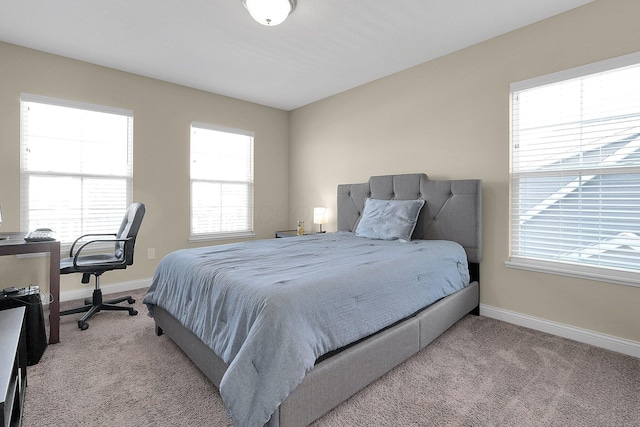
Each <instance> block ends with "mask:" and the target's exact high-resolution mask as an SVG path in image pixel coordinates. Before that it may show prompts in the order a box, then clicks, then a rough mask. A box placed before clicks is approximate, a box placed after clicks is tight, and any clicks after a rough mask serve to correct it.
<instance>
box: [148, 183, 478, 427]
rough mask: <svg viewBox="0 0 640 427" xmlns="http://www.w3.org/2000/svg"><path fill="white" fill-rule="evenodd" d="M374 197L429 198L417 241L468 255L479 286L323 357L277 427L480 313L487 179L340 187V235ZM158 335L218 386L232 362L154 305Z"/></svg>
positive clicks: (274, 421)
mask: <svg viewBox="0 0 640 427" xmlns="http://www.w3.org/2000/svg"><path fill="white" fill-rule="evenodd" d="M367 197H371V198H374V199H386V200H389V199H398V200H409V199H424V200H425V205H424V207H423V208H422V211H421V213H420V216H419V218H418V224H417V225H416V229H415V231H414V234H413V238H414V239H436V240H453V241H455V242H458V243H460V244H461V245H462V246H463V247H464V248H465V251H466V253H467V258H468V260H469V270H470V273H471V280H472V282H471V283H470V284H469V285H468V286H467V287H465V288H464V289H462V290H460V291H458V292H456V293H455V294H453V295H450V296H448V297H446V298H443V299H441V300H439V301H438V302H436V303H434V304H432V305H430V306H429V307H427V308H425V309H424V310H422V311H421V312H419V313H417V314H415V315H413V316H411V317H409V318H407V319H404V320H402V321H401V322H398V323H396V324H395V325H392V326H390V327H388V328H386V329H384V330H382V331H380V332H378V333H376V334H374V335H372V336H370V337H367V338H365V339H362V340H360V341H358V342H356V343H354V344H351V345H349V346H347V347H345V348H344V349H342V350H341V351H337V352H332V353H331V356H330V357H323V358H321V359H319V360H318V361H317V363H316V365H315V366H314V367H313V369H311V371H309V372H308V373H307V375H306V376H305V378H304V380H303V381H302V383H301V384H300V385H298V387H297V388H296V389H295V390H294V391H293V392H291V394H290V395H289V396H288V397H287V398H286V400H285V401H284V402H282V403H281V404H280V407H279V408H278V409H277V410H276V412H275V413H274V414H273V415H272V417H271V420H270V421H269V423H268V424H267V425H268V426H269V427H292V426H305V425H308V424H310V423H312V422H313V421H314V420H316V419H318V418H319V417H321V416H322V415H323V414H325V413H326V412H328V411H330V410H331V409H333V408H335V407H336V406H338V405H339V404H340V403H342V402H344V401H345V400H347V399H348V398H349V397H351V396H352V395H354V394H355V393H357V392H358V391H360V390H361V389H363V388H364V387H366V386H367V385H368V384H370V383H372V382H373V381H375V380H376V379H378V378H379V377H381V376H382V375H384V374H385V373H386V372H388V371H390V370H391V369H393V368H394V367H395V366H397V365H399V364H400V363H402V362H403V361H405V360H407V359H408V358H410V357H411V356H413V355H414V354H415V353H417V352H418V351H419V350H421V349H422V348H424V347H426V346H427V344H429V343H430V342H431V341H433V340H434V339H436V338H437V337H438V336H439V335H440V334H442V333H443V332H444V331H446V330H447V329H448V328H449V327H451V326H452V325H453V324H454V323H456V322H457V321H458V320H460V319H461V318H462V317H464V316H465V315H466V314H468V313H472V314H476V315H478V314H479V294H480V291H479V273H480V271H479V263H480V259H481V255H482V226H481V224H482V182H481V181H480V180H457V181H431V180H429V179H428V178H427V176H426V175H425V174H410V175H388V176H374V177H371V178H370V179H369V181H368V182H367V183H363V184H344V185H339V186H338V231H354V230H355V229H356V227H357V224H358V221H359V220H360V214H361V212H362V210H363V208H364V201H365V199H366V198H367ZM154 320H155V322H156V333H157V334H158V335H161V334H162V333H166V334H167V335H168V336H169V337H170V338H171V339H172V340H173V341H174V342H175V343H176V344H177V345H178V346H179V347H180V348H181V349H182V350H183V351H184V352H185V353H186V354H187V356H188V357H189V358H190V359H191V360H192V361H193V362H194V363H195V364H196V366H198V368H199V369H200V370H202V372H203V373H204V374H205V375H206V376H207V377H208V378H209V379H210V380H211V381H212V382H213V383H214V384H215V385H216V386H219V385H220V381H221V380H222V376H223V374H224V372H225V370H226V365H225V363H224V362H223V361H222V359H220V358H219V357H218V356H217V355H216V354H215V353H214V352H213V351H212V350H211V349H209V348H208V347H207V346H205V345H204V343H203V342H202V341H201V340H200V339H199V338H198V337H196V336H195V335H194V334H193V333H192V332H190V331H188V330H187V329H185V328H184V327H183V326H182V325H181V324H180V323H179V322H178V321H177V320H176V319H175V318H174V317H173V316H171V315H170V314H169V313H168V312H167V311H165V310H163V309H162V308H160V307H157V306H156V307H154Z"/></svg>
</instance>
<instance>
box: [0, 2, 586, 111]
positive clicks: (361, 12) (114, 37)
mask: <svg viewBox="0 0 640 427" xmlns="http://www.w3.org/2000/svg"><path fill="white" fill-rule="evenodd" d="M591 1H592V0H535V1H532V0H363V1H356V0H298V6H297V8H296V9H295V11H294V12H293V13H292V14H291V16H289V18H288V19H287V20H286V21H285V22H284V23H283V24H282V25H279V26H277V27H265V26H263V25H260V24H258V23H256V22H255V21H253V20H252V18H251V17H250V15H249V13H248V12H247V10H246V9H245V8H244V6H243V5H242V1H241V0H107V1H105V0H46V1H43V0H2V2H1V4H0V41H4V42H7V43H12V44H16V45H20V46H25V47H29V48H33V49H37V50H41V51H45V52H50V53H54V54H57V55H62V56H65V57H69V58H74V59H79V60H82V61H86V62H90V63H93V64H98V65H102V66H106V67H111V68H115V69H118V70H123V71H128V72H131V73H135V74H140V75H143V76H147V77H152V78H156V79H160V80H164V81H168V82H172V83H177V84H181V85H184V86H189V87H192V88H196V89H202V90H205V91H209V92H213V93H217V94H221V95H226V96H230V97H233V98H238V99H242V100H246V101H250V102H255V103H258V104H262V105H267V106H271V107H276V108H279V109H283V110H287V111H289V110H292V109H295V108H297V107H301V106H303V105H306V104H309V103H311V102H314V101H317V100H319V99H322V98H326V97H328V96H331V95H334V94H337V93H340V92H343V91H345V90H348V89H351V88H353V87H356V86H359V85H362V84H364V83H367V82H370V81H373V80H376V79H379V78H381V77H384V76H387V75H390V74H393V73H396V72H398V71H401V70H404V69H407V68H410V67H412V66H414V65H418V64H420V63H423V62H426V61H428V60H431V59H434V58H437V57H439V56H442V55H446V54H448V53H451V52H454V51H456V50H459V49H463V48H465V47H468V46H471V45H473V44H476V43H479V42H482V41H484V40H488V39H490V38H492V37H495V36H498V35H500V34H504V33H506V32H509V31H513V30H515V29H517V28H520V27H523V26H525V25H529V24H532V23H534V22H537V21H540V20H542V19H545V18H548V17H551V16H553V15H557V14H559V13H562V12H565V11H567V10H570V9H572V8H575V7H578V6H581V5H584V4H586V3H590V2H591ZM0 60H1V59H0Z"/></svg>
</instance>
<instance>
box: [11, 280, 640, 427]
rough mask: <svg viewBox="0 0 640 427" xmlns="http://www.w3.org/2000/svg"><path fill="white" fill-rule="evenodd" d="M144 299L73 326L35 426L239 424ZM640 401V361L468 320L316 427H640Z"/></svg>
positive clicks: (38, 393)
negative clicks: (85, 325) (157, 324)
mask: <svg viewBox="0 0 640 427" xmlns="http://www.w3.org/2000/svg"><path fill="white" fill-rule="evenodd" d="M133 295H134V297H135V298H137V302H136V306H137V307H138V308H137V309H138V311H139V312H140V314H139V315H138V316H135V317H130V316H129V315H128V314H126V313H124V312H104V313H100V314H99V315H98V316H97V317H95V318H94V319H92V320H91V321H90V322H89V324H90V327H89V329H88V330H86V331H80V330H79V329H78V328H77V326H76V325H77V321H76V320H77V316H76V315H72V316H65V317H63V318H62V322H61V329H60V338H61V343H60V344H56V345H53V346H49V347H48V348H47V350H46V351H45V353H44V355H43V357H42V359H41V361H40V363H38V364H37V365H34V366H32V367H29V369H28V387H27V395H26V401H25V411H24V419H23V425H24V426H26V427H31V426H38V427H39V426H230V425H231V423H230V421H229V419H228V418H227V417H226V410H225V408H224V405H223V403H222V400H221V399H220V395H219V394H218V391H217V389H216V388H215V387H214V386H213V385H212V384H211V383H210V382H209V381H208V380H207V378H206V377H204V376H203V375H202V374H200V372H199V371H198V370H197V368H196V367H195V366H194V365H192V364H191V363H190V362H189V360H188V359H187V358H186V356H185V355H184V354H183V353H182V352H181V351H180V350H179V349H178V348H177V347H176V346H175V345H174V344H173V343H172V342H171V341H170V340H169V339H168V338H166V337H165V336H162V337H157V336H156V335H155V333H154V326H153V320H152V319H150V318H149V317H147V316H146V312H147V311H146V308H145V307H144V306H143V305H142V304H141V301H142V296H143V295H144V293H143V291H136V292H134V294H133ZM63 306H64V307H65V308H66V307H68V306H70V304H68V303H67V304H64V305H63ZM639 402H640V359H636V358H633V357H629V356H624V355H620V354H617V353H613V352H609V351H607V350H602V349H599V348H595V347H591V346H588V345H585V344H580V343H577V342H573V341H569V340H566V339H563V338H559V337H555V336H552V335H548V334H544V333H540V332H537V331H532V330H529V329H525V328H521V327H518V326H514V325H510V324H507V323H504V322H500V321H496V320H493V319H489V318H486V317H475V316H467V317H465V318H464V319H462V320H461V321H460V322H458V324H456V325H455V326H454V327H453V328H451V329H450V330H449V331H447V332H446V333H445V334H444V335H443V336H441V337H440V338H439V339H438V340H437V341H435V342H434V343H433V344H431V345H430V346H428V347H427V348H425V349H424V350H422V351H421V352H420V353H418V354H417V355H416V356H414V357H413V358H411V359H410V360H408V361H407V362H405V363H403V364H402V365H400V366H398V367H397V368H396V369H394V370H393V371H392V372H390V373H388V374H387V375H385V376H384V377H382V378H381V379H380V380H378V381H377V382H375V383H373V384H372V385H370V386H369V387H367V388H366V389H364V390H363V391H361V392H360V393H358V394H356V395H355V396H354V397H352V398H351V399H350V400H348V401H347V402H345V403H343V404H342V405H341V406H339V407H338V408H336V409H334V410H333V411H331V412H329V413H328V414H326V415H325V416H324V417H322V418H321V419H320V420H318V421H317V422H315V423H314V424H313V426H314V427H333V426H336V427H337V426H358V427H359V426H362V427H364V426H367V427H369V426H640V403H639Z"/></svg>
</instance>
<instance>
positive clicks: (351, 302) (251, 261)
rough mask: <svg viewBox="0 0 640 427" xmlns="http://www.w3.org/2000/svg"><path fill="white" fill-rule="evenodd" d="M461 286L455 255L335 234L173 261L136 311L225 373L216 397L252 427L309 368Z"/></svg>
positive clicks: (219, 249)
mask: <svg viewBox="0 0 640 427" xmlns="http://www.w3.org/2000/svg"><path fill="white" fill-rule="evenodd" d="M468 283H469V273H468V268H467V259H466V255H465V252H464V249H463V248H462V247H461V246H460V245H458V244H457V243H453V242H448V241H425V240H417V241H412V242H398V241H381V240H369V239H366V238H360V237H356V236H355V235H353V234H352V233H346V232H338V233H327V234H324V235H323V234H316V235H311V236H304V237H296V238H284V239H268V240H259V241H253V242H245V243H237V244H230V245H219V246H212V247H205V248H198V249H184V250H179V251H176V252H173V253H171V254H169V255H168V256H166V257H165V258H164V259H163V260H162V261H161V262H160V265H159V266H158V269H157V271H156V273H155V276H154V278H153V283H152V285H151V287H150V288H149V291H148V293H147V295H146V296H145V298H144V302H145V303H146V304H147V306H148V307H149V312H150V315H153V305H157V306H160V307H162V308H164V309H165V310H167V311H168V312H169V313H171V314H172V315H173V316H174V317H175V318H176V319H178V320H179V321H180V322H181V323H182V324H183V325H184V326H185V327H186V328H187V329H189V330H191V331H192V332H193V333H194V334H195V335H197V336H198V337H199V338H200V339H201V340H202V341H203V342H204V343H205V344H206V345H208V346H209V347H210V348H211V349H213V350H214V351H215V353H216V354H217V355H218V356H219V357H220V358H221V359H222V360H224V361H225V363H226V364H227V365H228V369H227V371H226V373H225V375H224V377H223V378H222V381H221V384H220V394H221V395H222V398H223V400H224V402H225V404H226V405H227V408H228V410H229V413H230V414H231V417H232V419H233V422H234V424H235V425H238V426H262V425H263V424H265V423H266V422H267V421H268V420H269V418H270V416H271V414H272V413H273V412H274V411H275V410H276V408H277V407H278V405H279V404H280V403H281V402H282V401H284V399H285V398H286V397H287V395H288V394H289V393H290V392H291V391H293V389H295V387H296V386H297V385H298V384H299V383H300V382H301V381H302V379H303V377H304V375H305V374H306V373H307V372H308V371H309V370H310V369H311V368H312V367H313V365H314V362H315V360H316V359H317V358H318V357H320V356H322V355H323V354H325V353H327V352H329V351H331V350H335V349H338V348H340V347H342V346H345V345H347V344H349V343H352V342H354V341H356V340H358V339H360V338H363V337H366V336H368V335H371V334H372V333H375V332H377V331H379V330H380V329H382V328H384V327H386V326H389V325H391V324H393V323H395V322H397V321H398V320H400V319H403V318H405V317H408V316H410V315H411V314H413V313H415V312H416V311H418V310H419V309H421V308H422V307H425V306H427V305H429V304H431V303H433V302H435V301H436V300H438V299H440V298H442V297H444V296H446V295H449V294H451V293H454V292H456V291H458V290H459V289H461V288H463V287H464V286H466V285H467V284H468Z"/></svg>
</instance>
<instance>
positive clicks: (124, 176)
mask: <svg viewBox="0 0 640 427" xmlns="http://www.w3.org/2000/svg"><path fill="white" fill-rule="evenodd" d="M20 104H21V137H20V141H21V185H22V187H21V191H22V196H21V200H22V203H21V223H22V226H21V228H22V229H23V230H32V229H35V228H41V227H48V228H52V229H53V230H55V231H56V235H57V238H58V239H59V240H60V241H61V242H62V243H63V244H70V243H72V242H73V241H74V240H75V239H76V238H77V237H79V236H81V235H83V234H88V233H112V232H113V233H115V232H116V231H117V230H118V227H119V226H120V222H121V221H122V216H123V215H124V212H125V210H126V209H127V206H128V205H129V204H130V203H131V182H132V140H133V112H132V111H129V110H122V109H117V108H110V107H103V106H98V105H89V104H83V103H76V102H72V101H67V100H61V99H52V98H45V97H41V96H36V95H27V94H23V95H22V96H21V102H20Z"/></svg>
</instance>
